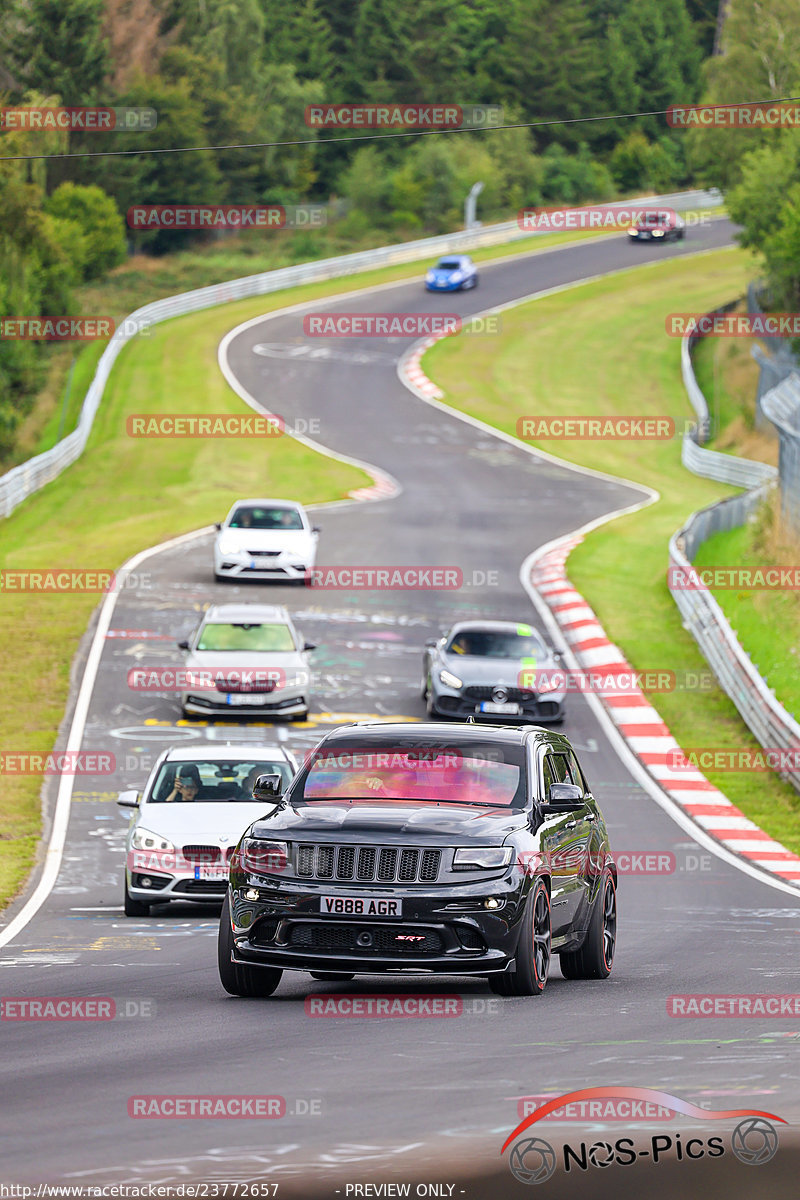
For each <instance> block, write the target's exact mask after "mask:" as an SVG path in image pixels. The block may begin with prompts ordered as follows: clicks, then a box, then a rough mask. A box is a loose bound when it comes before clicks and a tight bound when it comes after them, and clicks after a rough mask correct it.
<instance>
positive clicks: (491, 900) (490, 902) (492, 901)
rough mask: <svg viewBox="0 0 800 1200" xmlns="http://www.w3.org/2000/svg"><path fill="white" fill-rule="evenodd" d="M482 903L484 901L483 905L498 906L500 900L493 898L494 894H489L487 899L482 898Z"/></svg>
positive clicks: (487, 906) (488, 906)
mask: <svg viewBox="0 0 800 1200" xmlns="http://www.w3.org/2000/svg"><path fill="white" fill-rule="evenodd" d="M483 903H484V907H486V908H500V905H501V901H500V900H495V898H494V896H490V897H489V899H488V900H484V902H483Z"/></svg>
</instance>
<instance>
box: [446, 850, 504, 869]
mask: <svg viewBox="0 0 800 1200" xmlns="http://www.w3.org/2000/svg"><path fill="white" fill-rule="evenodd" d="M512 853H513V851H512V848H511V846H476V847H474V848H472V849H462V850H456V852H455V854H454V856H453V870H454V871H496V870H497V869H498V868H499V867H505V866H507V865H508V863H510V862H511V855H512Z"/></svg>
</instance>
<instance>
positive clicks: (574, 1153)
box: [500, 1087, 786, 1184]
mask: <svg viewBox="0 0 800 1200" xmlns="http://www.w3.org/2000/svg"><path fill="white" fill-rule="evenodd" d="M612 1100H616V1101H619V1100H623V1101H627V1102H632V1103H631V1104H630V1107H629V1108H628V1109H627V1110H626V1111H630V1112H633V1111H634V1108H635V1106H636V1105H638V1106H639V1107H640V1108H641V1106H642V1105H648V1104H655V1105H658V1106H660V1107H661V1108H662V1109H669V1110H671V1111H672V1112H674V1113H681V1114H683V1115H685V1116H688V1117H692V1118H694V1119H696V1120H699V1121H704V1122H707V1121H723V1120H733V1119H737V1118H738V1123H737V1125H736V1126H735V1128H734V1130H733V1133H732V1134H731V1145H730V1148H731V1151H732V1152H733V1154H734V1156H735V1157H736V1158H737V1159H738V1160H739V1162H741V1163H744V1164H745V1165H746V1166H751V1167H755V1166H763V1165H764V1163H768V1162H769V1161H770V1159H772V1158H773V1157H774V1155H775V1153H776V1152H777V1149H778V1132H777V1130H776V1128H775V1125H774V1124H772V1122H778V1123H779V1124H782V1125H785V1124H786V1122H785V1121H784V1119H783V1117H779V1116H776V1114H775V1113H769V1112H761V1111H760V1110H759V1109H753V1108H735V1109H722V1110H719V1111H716V1112H715V1111H711V1110H709V1109H705V1108H699V1107H698V1106H697V1105H696V1104H691V1103H690V1102H689V1101H688V1100H681V1099H680V1098H679V1097H678V1096H672V1095H670V1094H669V1093H668V1092H660V1091H656V1090H654V1089H653V1088H643V1087H597V1088H581V1089H580V1090H579V1091H576V1092H567V1093H566V1094H565V1095H563V1096H556V1097H554V1098H553V1099H552V1100H548V1101H547V1103H546V1104H542V1105H541V1106H540V1107H539V1108H537V1109H536V1110H535V1111H534V1112H532V1113H531V1114H530V1115H529V1116H527V1117H526V1118H525V1119H524V1120H523V1121H521V1122H520V1124H519V1125H518V1126H517V1127H516V1129H515V1130H514V1131H513V1132H512V1133H511V1134H510V1135H509V1136H508V1138H506V1141H505V1142H504V1143H503V1147H502V1149H501V1151H500V1153H501V1154H504V1153H505V1151H506V1150H507V1149H508V1148H509V1146H511V1144H512V1142H513V1143H514V1144H513V1146H511V1153H510V1155H509V1159H508V1165H509V1168H510V1169H511V1173H512V1175H513V1176H514V1177H515V1179H518V1180H519V1182H520V1183H525V1184H539V1183H545V1182H546V1181H547V1180H548V1179H550V1178H551V1177H552V1176H553V1175H554V1174H555V1172H556V1170H557V1168H558V1158H559V1154H558V1152H557V1151H556V1149H555V1148H554V1147H553V1146H552V1145H551V1144H550V1142H548V1141H546V1140H545V1139H544V1138H541V1137H536V1136H532V1137H521V1136H520V1135H522V1134H524V1133H525V1132H526V1131H527V1130H529V1129H530V1127H531V1126H532V1125H534V1124H535V1123H536V1122H538V1121H541V1120H543V1119H544V1118H546V1117H548V1116H551V1115H552V1114H556V1118H555V1119H561V1120H563V1119H570V1118H569V1117H565V1116H564V1114H563V1112H562V1110H564V1109H566V1107H567V1106H568V1105H578V1104H581V1105H583V1104H585V1102H586V1101H595V1102H596V1101H606V1102H607V1103H608V1102H609V1101H612ZM610 1107H611V1110H612V1111H613V1110H614V1106H613V1105H611V1106H610ZM592 1112H593V1115H592V1117H591V1118H590V1119H592V1120H594V1119H596V1117H595V1115H594V1114H596V1113H598V1112H600V1113H602V1112H603V1107H602V1106H600V1108H597V1107H596V1106H595V1105H593V1106H592ZM601 1119H602V1117H601ZM614 1119H618V1117H614ZM631 1119H636V1118H635V1117H632V1118H631ZM517 1139H518V1140H517ZM561 1153H562V1154H563V1167H564V1171H565V1172H566V1173H570V1172H572V1171H588V1170H589V1169H590V1168H591V1167H599V1168H603V1167H610V1166H612V1165H618V1166H632V1165H633V1163H635V1162H636V1161H637V1160H638V1159H640V1158H651V1159H652V1161H653V1162H660V1161H661V1160H662V1159H663V1158H665V1157H667V1156H669V1157H672V1158H675V1159H677V1160H678V1161H685V1160H687V1159H694V1160H697V1159H700V1158H706V1157H707V1158H719V1157H720V1156H721V1155H723V1154H724V1153H725V1145H724V1143H723V1139H722V1138H721V1137H719V1136H713V1137H708V1138H703V1137H690V1138H688V1139H687V1138H686V1135H685V1133H684V1134H681V1133H672V1134H667V1133H659V1134H653V1135H652V1136H651V1137H650V1139H649V1142H648V1143H646V1144H645V1146H644V1147H643V1148H638V1147H637V1146H636V1143H635V1142H634V1140H633V1138H630V1137H621V1138H617V1139H616V1140H615V1141H613V1142H609V1141H604V1140H598V1141H596V1142H592V1143H591V1144H587V1143H586V1142H580V1143H579V1144H578V1145H577V1146H576V1145H570V1144H568V1143H564V1145H563V1146H562V1147H561Z"/></svg>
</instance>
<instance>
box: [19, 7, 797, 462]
mask: <svg viewBox="0 0 800 1200" xmlns="http://www.w3.org/2000/svg"><path fill="white" fill-rule="evenodd" d="M795 9H796V5H795V0H731V3H730V4H729V5H728V6H727V7H726V11H727V17H726V20H725V23H724V28H723V29H722V36H721V39H720V29H719V20H718V18H719V6H718V4H717V3H716V0H559V3H558V4H555V5H554V4H553V3H552V0H503V2H502V3H501V2H500V0H418V3H417V4H416V6H402V5H397V3H396V0H325V2H324V3H323V2H322V0H6V4H5V6H4V8H3V11H2V14H1V15H0V104H2V105H6V106H8V105H15V104H28V105H33V104H44V105H55V104H58V103H61V104H64V105H70V106H82V105H106V106H108V105H112V106H128V107H139V108H152V109H155V110H156V112H157V114H158V124H157V128H156V129H155V130H153V131H150V132H136V133H131V132H125V131H119V132H107V133H102V134H98V133H88V132H80V131H75V130H73V131H70V132H63V131H56V132H51V133H43V132H25V131H21V130H14V131H11V130H9V131H6V132H2V133H0V154H3V155H8V154H42V153H70V154H80V153H82V152H85V151H97V150H98V149H102V150H123V151H128V150H132V149H135V150H146V149H148V148H149V149H154V148H159V149H164V148H167V149H169V148H172V149H176V150H177V149H182V148H191V147H198V148H199V149H195V150H193V151H192V152H191V153H174V154H147V153H142V154H131V155H125V156H124V157H85V158H72V159H69V158H53V159H50V160H49V161H44V160H32V161H30V162H24V163H23V162H16V163H14V162H0V202H2V204H3V212H4V216H5V218H6V219H5V220H4V221H3V223H2V226H0V255H1V257H0V306H2V311H4V312H6V313H24V314H26V315H38V314H42V313H46V312H50V311H52V312H62V311H63V312H69V311H70V306H71V303H72V302H73V301H72V293H73V291H74V289H75V288H76V287H77V286H78V285H79V284H80V283H81V282H83V281H85V280H87V279H92V278H97V277H98V276H100V275H102V274H103V273H104V272H106V271H108V270H109V269H110V268H112V267H113V266H114V265H116V264H117V263H119V262H120V261H122V259H123V258H124V255H125V253H126V248H127V250H131V249H145V250H147V251H148V252H152V253H163V252H166V251H169V250H174V249H178V248H181V247H182V246H184V245H186V244H187V243H188V242H189V241H191V239H192V238H193V237H197V235H196V234H192V233H189V232H186V233H175V232H169V233H165V232H163V231H162V232H159V231H147V232H137V233H132V232H131V231H130V230H128V229H126V227H125V222H124V214H125V213H126V211H127V210H128V208H130V207H131V206H133V205H143V204H171V203H181V204H191V203H215V204H252V203H283V204H289V203H299V202H303V201H311V202H316V203H319V202H324V203H329V202H331V201H334V202H335V205H334V207H335V211H336V212H337V213H339V214H340V215H339V221H338V225H337V228H338V229H339V230H340V232H341V234H342V236H343V237H344V238H347V237H352V238H353V240H354V241H358V239H363V238H364V237H367V236H374V237H376V238H378V239H379V240H394V239H402V238H404V237H413V236H420V235H424V234H427V233H431V234H433V233H439V232H444V231H446V230H448V229H452V228H456V227H458V226H459V225H460V223H461V219H462V206H463V202H464V197H465V195H466V193H467V191H468V190H469V188H470V187H471V185H472V184H473V183H474V182H475V181H476V180H482V181H483V182H484V185H485V186H484V191H483V192H482V194H481V197H480V205H479V216H480V217H481V218H482V219H483V220H484V221H489V220H498V219H509V218H510V217H511V216H513V214H514V212H515V210H517V209H518V208H520V207H522V206H524V205H537V204H545V203H561V202H563V203H568V204H577V203H581V202H585V201H589V200H607V199H610V198H612V197H614V196H617V195H620V194H631V193H634V192H637V191H646V190H653V191H667V190H672V189H673V188H678V187H681V186H684V185H686V184H689V183H692V182H694V181H698V180H699V181H703V182H707V183H717V184H719V185H720V186H724V187H726V188H733V189H736V188H739V189H741V188H745V189H748V188H749V192H745V193H741V194H742V195H750V193H752V191H753V189H754V188H755V187H756V177H758V178H760V177H761V170H762V168H761V166H758V165H756V164H754V163H752V162H749V156H750V155H752V153H753V150H754V146H758V147H760V148H759V149H758V150H757V153H761V154H764V155H767V156H768V159H769V163H768V165H769V169H770V170H773V169H776V170H780V171H782V172H783V174H782V175H781V178H782V179H787V180H791V181H793V180H794V179H795V178H796V174H793V172H795V173H796V170H797V154H796V153H795V152H794V151H792V150H791V149H790V148H789V147H790V146H793V145H794V135H793V134H792V135H790V136H786V137H784V135H782V134H781V135H779V136H777V137H770V135H765V136H762V135H758V134H751V133H744V132H743V133H741V134H736V135H735V136H732V135H730V134H729V135H728V137H727V138H720V137H719V135H717V136H716V139H715V137H714V136H710V137H704V136H703V135H698V136H695V135H694V134H687V133H686V132H685V131H683V130H676V129H670V128H669V127H668V126H667V124H666V123H665V121H664V118H663V116H660V115H657V114H658V113H659V111H660V110H663V109H665V108H667V107H668V106H669V105H671V104H685V103H691V102H693V101H697V100H698V99H700V98H701V97H705V96H709V97H713V96H723V95H728V94H729V93H731V92H733V97H732V98H735V99H740V98H742V96H741V91H742V89H743V88H744V90H749V89H753V88H754V89H756V90H757V91H758V90H759V89H761V90H762V91H763V90H764V89H767V94H777V92H776V91H774V90H770V89H776V88H777V89H778V90H780V89H781V88H783V87H784V86H786V87H788V86H789V83H790V80H791V79H793V77H794V75H793V72H794V73H796V71H795V68H794V62H798V61H800V60H799V59H798V56H797V54H796V49H797V46H796V44H795V41H793V39H796V30H795V26H797V25H799V24H800V12H796V11H795ZM764 10H769V11H768V13H767V16H765V15H764ZM754 26H755V28H756V32H757V33H758V31H759V30H761V42H760V43H756V44H754V39H753V31H754ZM784 29H785V30H786V31H787V33H788V36H787V37H786V38H784V37H783V31H784ZM770 38H772V41H771V42H770ZM715 40H716V41H718V42H719V43H720V45H719V47H718V48H720V49H721V50H722V53H721V54H719V55H717V56H714V55H713V54H712V50H713V48H714V45H715ZM765 47H766V48H767V49H768V50H771V51H772V57H771V58H770V57H769V55H767V58H766V59H765V58H764V55H763V54H762V51H763V50H764V48H765ZM793 51H794V53H793ZM382 101H394V102H416V103H426V102H427V103H444V102H449V103H457V104H492V105H500V106H501V107H502V110H503V119H504V122H505V123H507V124H518V125H524V124H525V123H530V122H536V127H535V128H533V129H531V128H514V129H502V130H494V131H490V132H488V131H487V132H480V133H478V132H476V133H467V134H461V135H457V136H433V137H407V138H406V137H403V138H387V139H384V140H380V141H368V142H364V141H358V140H355V135H353V136H348V137H345V138H344V139H342V140H337V141H332V140H331V137H332V135H331V134H330V133H329V132H327V131H326V130H315V129H310V128H309V127H308V125H307V124H306V121H305V110H306V108H307V106H310V105H314V104H321V103H347V102H355V103H359V102H369V103H374V102H382ZM614 113H617V114H637V113H645V114H651V115H638V116H637V115H633V116H630V117H626V118H622V119H620V118H618V119H616V120H612V119H606V120H591V121H586V120H584V119H583V118H586V117H598V116H603V115H605V114H614ZM748 139H749V141H748ZM759 139H760V140H759ZM264 142H268V143H283V144H282V145H274V144H273V145H269V146H263V147H260V148H256V149H248V150H239V149H236V147H237V146H240V145H244V144H250V145H252V144H254V143H264ZM287 143H288V144H287ZM202 147H211V148H209V149H203V148H202ZM770 156H771V157H770ZM773 159H774V161H773ZM758 162H759V163H760V162H761V160H758ZM765 165H766V164H765ZM798 186H800V184H798ZM788 192H789V193H791V187H789V189H788ZM780 199H781V203H784V202H788V201H789V195H788V194H787V191H786V190H785V189H781V196H780ZM732 202H733V203H734V204H738V208H737V211H739V210H740V209H742V208H746V207H747V206H748V204H749V201H747V200H745V201H742V202H741V203H739V202H738V201H737V199H736V195H734V193H732ZM763 203H764V204H765V205H766V204H767V198H766V196H765V197H764V198H763ZM771 203H772V205H773V208H774V206H775V204H776V203H777V200H776V199H775V198H774V197H773V199H772V201H771ZM774 233H775V228H774V226H771V227H770V234H771V235H773V234H774ZM746 236H747V237H749V238H751V239H756V238H757V237H758V236H760V235H759V233H758V231H757V230H756V229H755V228H753V229H752V230H751V229H750V227H749V226H748V232H747V235H746ZM751 244H754V245H755V244H757V242H756V240H752V241H751ZM769 253H770V254H771V255H772V258H771V259H770V262H772V263H774V266H773V268H772V269H774V270H775V271H776V277H777V276H778V275H780V268H779V266H778V262H779V260H780V261H783V260H781V259H780V254H781V253H783V250H779V249H776V247H775V246H773V245H772V244H771V245H770V248H769ZM38 364H39V358H38V357H37V353H36V350H35V348H34V347H33V346H31V345H27V346H26V345H24V344H22V343H16V344H14V343H11V342H7V341H3V340H2V339H0V452H2V449H3V446H4V445H7V444H8V441H9V439H12V438H13V432H14V428H15V426H16V423H17V421H18V420H19V418H20V416H21V415H22V413H23V412H24V410H25V406H26V403H27V398H28V397H30V395H31V393H32V390H33V389H34V387H35V384H36V377H37V369H38Z"/></svg>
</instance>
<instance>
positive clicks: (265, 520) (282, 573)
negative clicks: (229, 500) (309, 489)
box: [214, 500, 319, 583]
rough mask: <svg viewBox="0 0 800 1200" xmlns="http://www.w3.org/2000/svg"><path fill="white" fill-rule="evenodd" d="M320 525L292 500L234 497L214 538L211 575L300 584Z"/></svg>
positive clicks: (308, 567) (304, 579) (310, 564)
mask: <svg viewBox="0 0 800 1200" xmlns="http://www.w3.org/2000/svg"><path fill="white" fill-rule="evenodd" d="M318 539H319V529H317V527H316V526H315V525H312V524H311V522H310V521H309V519H308V514H307V513H306V510H305V509H304V508H303V506H302V504H297V503H296V502H295V501H294V500H237V502H236V504H234V506H233V508H232V509H231V511H230V512H229V513H228V515H227V517H226V518H225V520H224V521H223V522H222V524H221V525H217V536H216V538H215V539H214V578H215V579H216V580H218V581H219V580H222V579H261V580H264V581H267V580H276V581H281V580H283V581H288V580H296V581H298V582H301V583H304V582H308V581H309V580H310V578H311V576H310V572H311V571H313V569H314V563H315V561H316V557H317V541H318Z"/></svg>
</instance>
